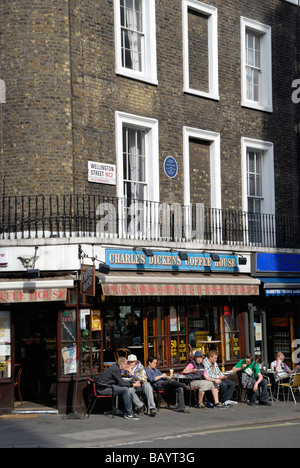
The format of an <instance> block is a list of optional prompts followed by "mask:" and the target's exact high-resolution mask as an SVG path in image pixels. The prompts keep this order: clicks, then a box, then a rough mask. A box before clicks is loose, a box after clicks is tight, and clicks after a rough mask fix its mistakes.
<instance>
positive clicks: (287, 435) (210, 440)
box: [126, 422, 300, 450]
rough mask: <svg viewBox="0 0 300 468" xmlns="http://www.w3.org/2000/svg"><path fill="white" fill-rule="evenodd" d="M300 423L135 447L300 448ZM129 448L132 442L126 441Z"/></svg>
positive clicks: (204, 434)
mask: <svg viewBox="0 0 300 468" xmlns="http://www.w3.org/2000/svg"><path fill="white" fill-rule="evenodd" d="M299 440H300V423H294V422H290V423H289V422H287V423H278V424H266V425H254V426H252V425H250V426H247V425H245V426H242V427H238V428H230V429H225V428H224V429H219V430H208V431H205V430H204V431H199V432H194V433H190V434H186V435H184V436H183V435H179V436H170V437H168V436H166V437H160V438H154V439H153V440H152V441H148V442H147V441H145V442H142V443H135V444H134V447H135V448H137V449H139V448H147V449H176V450H179V447H180V449H193V448H194V449H197V448H202V447H203V448H216V447H218V448H248V449H249V448H283V447H284V448H285V449H289V448H298V447H299ZM126 447H127V448H128V449H129V448H130V445H129V444H128V443H126Z"/></svg>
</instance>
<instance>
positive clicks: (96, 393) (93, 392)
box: [85, 377, 117, 418]
mask: <svg viewBox="0 0 300 468" xmlns="http://www.w3.org/2000/svg"><path fill="white" fill-rule="evenodd" d="M87 384H88V390H89V393H88V404H87V408H86V412H85V414H87V415H88V418H89V417H90V414H91V413H92V411H93V409H94V407H95V404H96V402H97V401H98V400H99V399H101V398H111V402H112V403H111V404H112V408H111V414H112V417H113V418H114V417H115V411H116V406H117V397H116V395H115V394H114V388H113V386H112V385H98V384H97V383H96V381H95V378H94V377H89V378H88V381H87ZM107 388H109V389H110V390H111V394H110V395H103V394H102V393H101V391H102V390H104V389H107ZM106 414H108V413H106Z"/></svg>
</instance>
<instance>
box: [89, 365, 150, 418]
mask: <svg viewBox="0 0 300 468" xmlns="http://www.w3.org/2000/svg"><path fill="white" fill-rule="evenodd" d="M125 367H127V360H126V358H124V357H120V358H119V359H118V361H117V363H116V364H114V365H113V366H111V367H109V368H108V369H106V370H105V371H104V372H102V374H101V375H100V376H99V377H98V378H97V379H96V382H97V383H98V384H99V385H112V387H113V389H114V394H115V395H121V397H122V399H123V403H124V418H125V419H132V420H138V419H139V418H138V417H137V416H136V415H135V414H134V413H133V410H132V399H131V394H130V391H129V387H130V386H131V384H130V382H126V381H125V380H123V379H122V374H121V370H122V369H125ZM140 385H141V384H140V383H139V382H135V383H134V384H133V386H134V387H139V386H140ZM101 393H102V395H110V389H109V388H107V389H106V388H105V389H104V390H102V391H101Z"/></svg>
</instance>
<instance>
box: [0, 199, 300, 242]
mask: <svg viewBox="0 0 300 468" xmlns="http://www.w3.org/2000/svg"><path fill="white" fill-rule="evenodd" d="M0 207H1V214H0V239H2V240H12V239H32V238H36V239H38V238H52V237H57V238H64V237H95V238H105V239H132V240H147V241H153V242H158V241H168V242H183V243H184V242H186V243H187V242H189V243H190V242H192V243H195V244H215V245H228V246H253V247H268V248H269V247H277V248H294V249H298V248H300V236H299V232H300V229H299V228H300V218H298V217H292V216H282V215H281V216H276V215H268V214H254V213H247V212H242V211H234V210H223V209H222V210H219V209H211V208H206V207H205V206H204V205H203V204H201V203H199V204H196V205H190V206H182V205H180V204H177V203H174V204H172V205H170V204H167V203H156V202H150V201H137V200H127V199H120V198H115V197H103V196H91V195H61V196H42V195H39V196H5V197H2V199H0Z"/></svg>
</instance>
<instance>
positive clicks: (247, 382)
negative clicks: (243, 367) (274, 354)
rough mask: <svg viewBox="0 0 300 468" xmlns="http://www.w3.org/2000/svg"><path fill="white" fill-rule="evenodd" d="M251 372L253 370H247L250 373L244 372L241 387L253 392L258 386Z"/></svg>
mask: <svg viewBox="0 0 300 468" xmlns="http://www.w3.org/2000/svg"><path fill="white" fill-rule="evenodd" d="M249 370H251V369H247V371H248V372H242V377H241V385H242V387H243V388H246V389H247V390H252V389H253V387H254V385H255V384H256V379H255V378H254V377H252V374H251V372H249Z"/></svg>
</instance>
